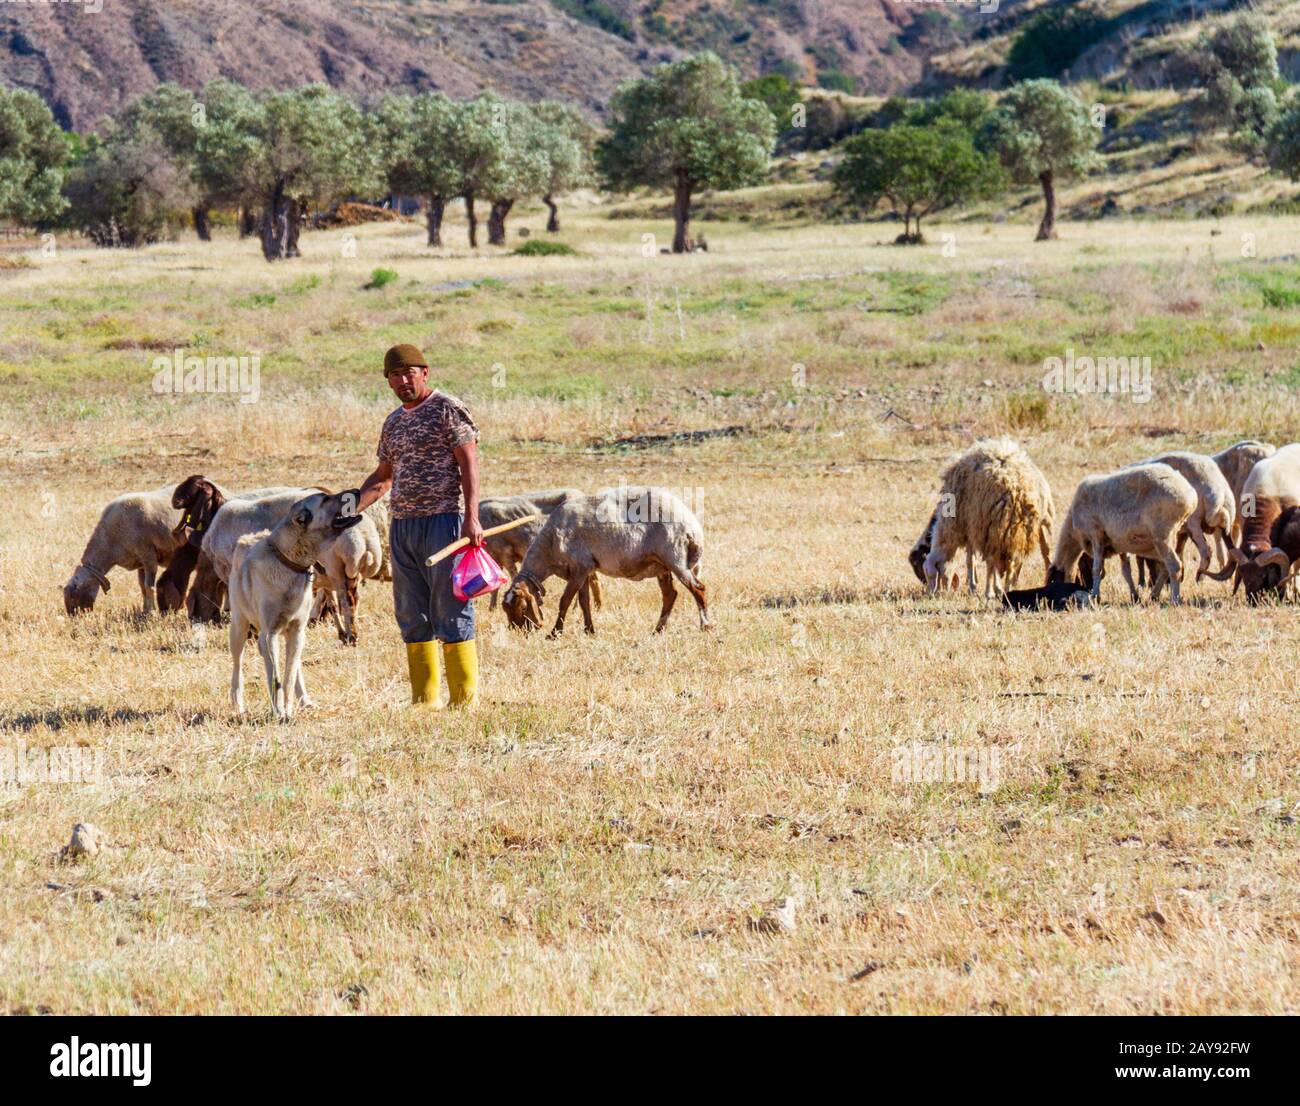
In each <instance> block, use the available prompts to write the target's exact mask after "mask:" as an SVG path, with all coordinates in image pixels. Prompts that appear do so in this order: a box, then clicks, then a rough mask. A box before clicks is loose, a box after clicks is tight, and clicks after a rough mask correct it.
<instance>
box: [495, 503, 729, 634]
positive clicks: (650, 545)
mask: <svg viewBox="0 0 1300 1106" xmlns="http://www.w3.org/2000/svg"><path fill="white" fill-rule="evenodd" d="M703 549H704V530H703V528H702V527H701V526H700V521H699V519H697V518H696V517H695V514H694V513H693V512H692V511H691V509H690V508H689V507H687V506H686V504H685V503H683V502H682V501H681V500H680V499H678V498H677V496H675V495H673V494H672V493H671V492H669V491H666V490H665V489H663V488H655V487H628V486H626V485H624V486H621V487H618V488H606V489H604V490H602V491H600V492H597V493H596V494H595V495H587V496H579V497H576V498H572V499H567V500H565V501H564V502H563V503H561V504H560V505H559V506H557V507H556V508H555V509H554V510H553V511H552V512H551V517H550V518H548V519H547V520H546V525H545V526H544V527H542V531H541V533H540V534H538V535H537V537H536V539H534V541H533V543H532V544H531V545H530V546H529V547H528V551H527V552H526V553H525V554H524V560H523V564H521V565H520V566H519V572H518V573H517V574H516V576H515V579H514V581H513V582H512V583H511V585H510V587H509V589H508V590H507V592H506V595H505V598H504V599H503V600H502V606H503V607H504V609H505V612H506V618H507V619H508V620H509V622H510V624H511V626H514V627H516V628H520V629H524V630H532V629H536V628H538V627H540V626H541V624H542V597H543V596H544V594H545V592H544V590H543V584H544V583H545V581H546V580H547V579H549V578H550V577H552V576H560V577H563V578H564V580H565V581H566V585H565V588H564V594H563V595H562V596H560V606H559V613H558V616H557V618H556V620H555V626H554V628H553V629H552V630H551V633H550V635H549V636H550V637H556V636H557V635H558V634H560V633H562V632H563V630H564V618H565V615H567V614H568V612H569V605H570V604H571V603H572V602H573V598H574V596H575V595H576V596H578V599H579V602H580V604H581V607H582V620H583V626H584V628H585V629H586V631H587V633H589V634H594V633H595V632H596V628H595V626H594V625H593V624H592V621H591V604H590V602H589V601H588V598H587V594H586V592H584V591H583V590H582V585H583V583H584V582H585V581H586V580H587V579H588V578H589V577H590V576H591V575H592V574H593V573H595V572H601V573H604V574H605V575H606V576H616V577H620V578H622V579H624V580H648V579H650V578H651V577H654V578H656V579H657V580H658V581H659V589H660V591H661V593H662V596H663V605H662V608H661V610H660V612H659V623H658V625H656V626H655V633H661V632H662V631H663V628H664V627H665V626H666V625H667V623H668V616H669V614H671V613H672V609H673V604H674V603H675V602H676V601H677V590H676V588H674V587H673V577H674V576H675V577H677V579H678V580H680V581H681V582H682V583H683V584H684V585H685V586H686V588H687V590H689V591H690V593H691V596H692V597H693V598H694V599H695V605H696V606H697V607H698V608H699V615H700V629H701V630H707V629H709V627H710V626H711V625H712V623H711V622H710V620H709V608H708V602H707V600H706V598H705V590H704V584H703V583H701V581H700V578H699V575H698V573H699V564H700V555H701V553H702V552H703Z"/></svg>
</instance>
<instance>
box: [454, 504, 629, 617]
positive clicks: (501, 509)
mask: <svg viewBox="0 0 1300 1106" xmlns="http://www.w3.org/2000/svg"><path fill="white" fill-rule="evenodd" d="M582 494H583V493H582V492H581V491H579V490H578V489H577V488H554V489H551V490H549V491H543V492H523V493H521V494H520V495H498V496H489V497H488V498H487V499H481V500H479V505H478V517H479V522H480V523H482V525H483V529H484V530H490V529H491V528H492V527H494V526H500V525H501V524H502V523H503V522H511V521H513V520H514V519H517V518H523V517H524V516H525V515H533V514H540V515H541V516H542V517H541V518H538V519H534V520H533V521H532V522H525V523H524V524H523V525H522V526H516V527H515V528H514V529H513V530H507V531H506V532H505V533H504V534H493V535H492V537H490V538H488V539H487V540H486V541H485V542H484V545H486V546H487V551H488V554H489V555H490V556H491V557H492V559H493V560H494V561H496V562H497V564H499V565H500V566H501V567H502V568H504V569H505V570H506V571H507V572H508V573H510V575H511V576H512V577H513V576H514V575H515V573H517V572H518V571H519V565H520V564H521V563H522V562H523V559H524V554H525V553H527V552H528V547H529V546H530V545H531V544H532V542H533V539H534V538H536V537H537V535H538V534H540V533H541V532H542V527H544V526H545V525H546V520H547V518H549V517H550V514H551V512H552V511H554V510H555V508H556V507H558V506H559V505H560V504H561V503H563V502H565V501H566V500H569V499H575V498H581V496H582ZM584 586H587V587H590V588H591V598H592V599H594V600H595V601H596V607H597V609H599V608H600V607H602V606H603V605H604V604H603V599H604V596H603V595H602V593H601V590H600V581H599V579H598V578H597V577H595V576H592V577H591V578H590V580H588V581H587V584H586V585H584ZM496 605H497V593H496V592H495V591H494V592H493V593H492V602H491V604H490V609H492V610H496Z"/></svg>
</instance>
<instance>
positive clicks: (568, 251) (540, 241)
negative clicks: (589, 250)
mask: <svg viewBox="0 0 1300 1106" xmlns="http://www.w3.org/2000/svg"><path fill="white" fill-rule="evenodd" d="M515 256H516V257H577V256H578V251H577V250H575V249H574V248H573V247H572V246H570V245H569V244H568V243H567V242H551V241H548V240H547V239H545V238H532V239H530V240H529V241H527V242H525V243H524V244H523V245H522V246H520V247H519V248H518V249H517V250H515Z"/></svg>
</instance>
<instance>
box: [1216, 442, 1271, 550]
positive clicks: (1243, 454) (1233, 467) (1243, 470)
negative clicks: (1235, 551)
mask: <svg viewBox="0 0 1300 1106" xmlns="http://www.w3.org/2000/svg"><path fill="white" fill-rule="evenodd" d="M1276 452H1277V446H1275V445H1269V443H1268V442H1260V441H1256V440H1255V439H1253V438H1250V439H1248V440H1246V441H1244V442H1237V443H1236V444H1235V445H1230V446H1228V448H1227V449H1224V450H1221V451H1220V452H1218V453H1216V454H1214V463H1215V464H1216V465H1218V466H1219V469H1220V471H1222V473H1223V475H1224V478H1225V479H1226V480H1227V481H1228V487H1230V488H1231V489H1232V501H1233V503H1234V505H1235V506H1236V508H1237V525H1236V527H1235V528H1234V529H1233V533H1232V544H1233V545H1237V544H1238V543H1239V542H1240V541H1241V523H1242V520H1241V493H1242V491H1243V490H1244V489H1245V487H1246V478H1247V477H1248V476H1249V475H1250V470H1251V469H1253V468H1254V467H1255V466H1256V465H1257V464H1259V462H1260V461H1262V460H1263V459H1264V458H1265V457H1272V456H1273V454H1274V453H1276Z"/></svg>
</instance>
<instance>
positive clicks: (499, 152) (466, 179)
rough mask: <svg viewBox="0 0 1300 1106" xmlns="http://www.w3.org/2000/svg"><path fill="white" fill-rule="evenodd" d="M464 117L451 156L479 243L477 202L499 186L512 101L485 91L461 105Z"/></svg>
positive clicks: (471, 240)
mask: <svg viewBox="0 0 1300 1106" xmlns="http://www.w3.org/2000/svg"><path fill="white" fill-rule="evenodd" d="M460 111H461V117H460V122H459V125H458V126H457V127H456V128H455V130H454V132H453V134H452V136H451V138H452V142H451V147H450V150H449V154H448V156H449V157H450V158H451V159H452V161H453V162H454V163H455V165H456V167H457V171H458V172H459V174H460V195H461V196H462V197H463V198H464V200H465V220H466V222H467V223H468V225H469V244H470V246H472V247H476V246H477V245H478V216H477V214H476V213H475V209H474V202H475V200H476V199H477V198H478V197H479V196H489V194H490V192H491V191H492V189H493V188H495V187H497V185H498V183H499V181H498V168H497V167H498V165H499V164H500V162H501V159H502V158H503V157H504V156H505V152H506V148H507V143H508V140H509V132H508V129H507V125H506V119H507V115H508V113H509V105H508V104H507V103H506V101H505V100H503V99H502V98H501V97H500V96H498V95H497V94H496V93H495V92H484V93H481V94H480V95H478V96H476V97H475V98H474V99H472V100H467V101H465V103H463V104H461V106H460Z"/></svg>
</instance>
